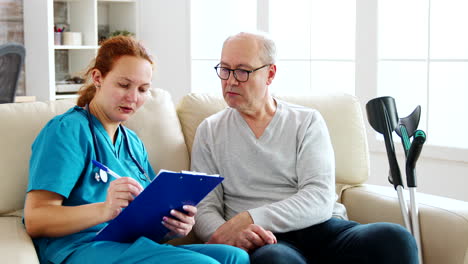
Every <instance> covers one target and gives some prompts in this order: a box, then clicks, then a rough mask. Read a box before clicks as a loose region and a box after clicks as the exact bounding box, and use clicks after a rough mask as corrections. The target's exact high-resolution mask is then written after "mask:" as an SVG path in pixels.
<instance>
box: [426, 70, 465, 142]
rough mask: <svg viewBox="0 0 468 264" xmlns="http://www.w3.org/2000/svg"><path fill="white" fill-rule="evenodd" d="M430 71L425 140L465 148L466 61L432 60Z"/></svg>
mask: <svg viewBox="0 0 468 264" xmlns="http://www.w3.org/2000/svg"><path fill="white" fill-rule="evenodd" d="M430 73H431V79H430V83H429V87H430V89H431V90H430V100H429V107H430V108H429V129H428V133H427V140H428V142H430V143H431V144H436V145H443V146H449V147H456V148H468V140H466V135H468V122H466V117H467V116H468V107H467V106H466V100H467V98H468V89H466V87H468V74H467V73H468V63H467V62H434V63H431V67H430Z"/></svg>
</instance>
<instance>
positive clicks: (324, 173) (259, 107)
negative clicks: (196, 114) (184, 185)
mask: <svg viewBox="0 0 468 264" xmlns="http://www.w3.org/2000/svg"><path fill="white" fill-rule="evenodd" d="M215 69H216V72H217V74H218V76H219V78H220V79H221V85H222V91H223V96H224V99H225V101H226V103H227V104H228V105H229V108H227V109H225V110H223V111H221V112H219V113H217V114H215V115H213V116H210V117H208V118H207V119H206V120H204V121H203V122H202V123H201V124H200V126H199V127H198V130H197V133H196V136H195V141H194V145H193V151H192V170H196V171H203V172H207V173H219V174H221V175H222V176H224V177H225V180H224V182H223V184H222V185H221V186H219V187H217V188H216V189H215V191H214V192H212V193H211V194H210V195H209V196H208V197H206V198H205V199H204V200H203V201H202V203H201V204H200V205H199V207H198V216H197V219H196V225H195V232H196V233H197V235H198V236H199V237H200V238H201V239H203V240H205V241H207V242H208V243H223V244H229V245H234V246H237V247H239V248H242V249H244V250H246V251H247V252H249V253H250V259H251V262H252V263H288V264H291V263H380V264H382V263H418V256H417V247H416V243H415V240H414V238H413V237H412V236H411V234H410V233H409V232H407V231H406V229H404V228H403V227H401V226H399V225H396V224H390V223H375V224H368V225H361V224H358V223H356V222H352V221H348V220H346V210H345V208H344V206H343V205H341V204H338V203H337V202H336V194H335V169H334V154H333V148H332V145H331V142H330V138H329V134H328V130H327V127H326V124H325V121H324V120H323V118H322V116H321V115H320V113H319V112H318V111H317V110H314V109H309V108H305V107H301V106H297V105H292V104H289V103H286V102H283V101H281V100H278V99H276V98H274V97H272V95H271V94H270V92H269V89H268V87H269V85H270V84H271V83H272V82H273V80H274V78H275V74H276V70H277V68H276V65H275V44H274V43H273V41H271V40H270V39H269V38H267V37H266V36H265V35H263V34H260V33H258V34H257V33H255V34H253V33H239V34H237V35H234V36H231V37H229V38H228V39H227V40H226V41H225V42H224V45H223V49H222V54H221V61H220V63H219V64H218V65H217V66H216V67H215Z"/></svg>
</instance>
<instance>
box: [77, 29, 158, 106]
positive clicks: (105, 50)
mask: <svg viewBox="0 0 468 264" xmlns="http://www.w3.org/2000/svg"><path fill="white" fill-rule="evenodd" d="M122 56H133V57H137V58H142V59H145V60H147V61H149V62H150V63H151V65H153V64H154V63H153V59H152V58H151V55H150V54H149V53H148V51H147V50H146V49H145V47H143V45H142V44H141V43H140V42H138V41H137V40H135V39H134V38H133V37H128V36H116V37H112V38H109V39H107V40H105V41H103V42H102V43H101V47H100V48H99V51H98V54H97V56H96V58H95V59H94V60H93V61H92V62H91V65H90V66H89V68H88V70H87V71H86V74H85V79H86V80H87V84H85V85H84V86H82V87H81V88H80V90H79V91H78V94H79V97H78V101H77V103H76V104H77V105H78V106H81V107H84V106H85V105H87V104H89V103H90V102H91V100H92V99H93V98H94V95H95V94H96V86H95V85H94V83H93V81H92V80H91V72H92V71H93V70H94V69H96V70H99V71H100V72H101V75H102V77H106V75H107V74H108V73H109V72H110V71H111V70H112V68H113V67H114V63H115V62H116V61H117V60H118V59H119V58H120V57H122Z"/></svg>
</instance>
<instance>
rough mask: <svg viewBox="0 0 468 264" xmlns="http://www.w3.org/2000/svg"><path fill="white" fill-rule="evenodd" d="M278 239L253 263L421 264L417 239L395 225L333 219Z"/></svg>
mask: <svg viewBox="0 0 468 264" xmlns="http://www.w3.org/2000/svg"><path fill="white" fill-rule="evenodd" d="M275 236H276V238H277V240H278V244H271V245H265V246H263V247H261V248H258V249H257V250H255V251H254V252H252V254H251V256H250V262H251V263H253V264H263V263H265V264H266V263H268V264H279V263H285V264H286V263H287V264H296V263H297V264H305V263H308V264H322V263H326V264H328V263H360V264H364V263H374V264H375V263H379V264H387V263H388V264H395V263H399V264H400V263H401V264H417V263H418V250H417V245H416V240H415V239H414V237H413V236H412V235H411V234H410V233H409V232H408V231H407V230H406V229H405V228H403V227H402V226H400V225H397V224H392V223H373V224H366V225H363V224H359V223H356V222H353V221H347V220H342V219H338V218H332V219H330V220H328V221H326V222H324V223H321V224H317V225H314V226H311V227H308V228H304V229H302V230H297V231H292V232H287V233H276V234H275Z"/></svg>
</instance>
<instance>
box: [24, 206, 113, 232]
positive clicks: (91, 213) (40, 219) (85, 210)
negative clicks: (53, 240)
mask: <svg viewBox="0 0 468 264" xmlns="http://www.w3.org/2000/svg"><path fill="white" fill-rule="evenodd" d="M103 206H104V205H103V203H94V204H87V205H80V206H62V205H51V206H47V207H40V208H34V209H33V210H31V211H30V212H29V213H28V215H26V214H25V224H26V230H27V232H28V234H29V235H30V236H31V237H33V238H35V237H60V236H66V235H70V234H73V233H77V232H79V231H82V230H84V229H87V228H90V227H92V226H95V225H97V224H101V223H103V222H105V221H106V220H105V219H104V217H103V214H102V213H101V212H102V210H103V208H101V207H103Z"/></svg>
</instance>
